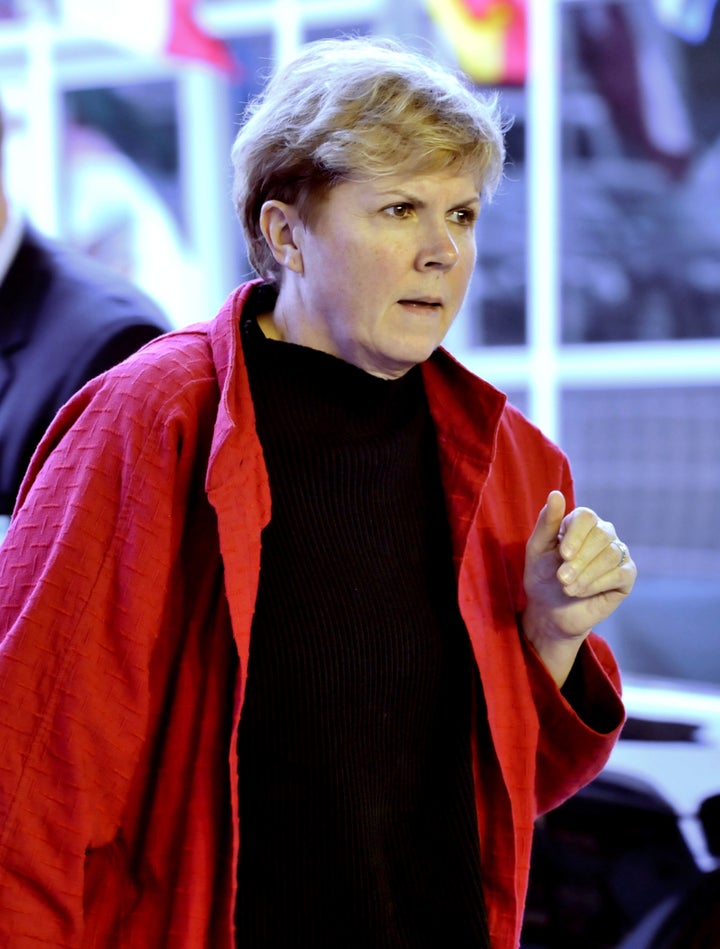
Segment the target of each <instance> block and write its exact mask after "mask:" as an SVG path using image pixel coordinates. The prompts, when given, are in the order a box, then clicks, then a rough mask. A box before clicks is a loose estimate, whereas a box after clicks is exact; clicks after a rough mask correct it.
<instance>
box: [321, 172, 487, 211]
mask: <svg viewBox="0 0 720 949" xmlns="http://www.w3.org/2000/svg"><path fill="white" fill-rule="evenodd" d="M480 190H481V189H480V184H479V182H478V181H477V178H476V176H475V175H473V174H472V173H471V172H470V171H464V170H457V169H443V170H441V171H421V172H398V173H393V174H389V175H380V176H374V177H370V176H368V177H362V176H357V177H354V178H352V179H350V180H348V181H342V182H340V183H339V184H337V185H336V186H335V187H334V188H333V189H332V190H331V192H330V194H329V195H328V197H331V196H333V192H336V194H335V195H334V197H335V198H336V199H338V203H340V202H342V201H345V200H347V201H353V200H357V201H363V200H370V201H372V200H373V199H375V198H383V197H385V196H387V197H389V198H392V197H395V196H397V197H404V198H412V199H415V200H418V201H422V202H428V203H429V202H435V201H440V202H447V203H450V204H454V203H455V202H458V201H459V202H469V201H473V200H475V201H479V200H480Z"/></svg>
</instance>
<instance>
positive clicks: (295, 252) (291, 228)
mask: <svg viewBox="0 0 720 949" xmlns="http://www.w3.org/2000/svg"><path fill="white" fill-rule="evenodd" d="M259 224H260V230H261V231H262V233H263V237H264V238H265V240H266V241H267V245H268V247H269V248H270V250H271V252H272V255H273V257H274V258H275V260H276V261H277V262H278V263H279V264H280V265H281V266H283V267H287V269H288V270H293V271H294V272H295V273H299V274H301V273H302V272H303V261H302V251H301V249H300V247H299V246H298V244H297V242H296V238H297V236H298V235H297V229H298V227H299V228H302V226H303V224H302V221H301V220H300V215H299V214H298V212H297V209H296V207H295V205H293V204H285V202H284V201H275V200H274V199H273V200H270V201H266V202H265V203H264V204H263V206H262V207H261V208H260V220H259Z"/></svg>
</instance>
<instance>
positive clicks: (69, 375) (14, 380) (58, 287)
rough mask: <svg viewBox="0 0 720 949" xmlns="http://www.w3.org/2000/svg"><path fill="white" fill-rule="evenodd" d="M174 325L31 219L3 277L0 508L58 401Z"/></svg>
mask: <svg viewBox="0 0 720 949" xmlns="http://www.w3.org/2000/svg"><path fill="white" fill-rule="evenodd" d="M168 329H170V325H169V323H168V321H167V320H166V319H165V317H164V316H163V314H162V312H161V311H160V309H159V308H158V307H157V306H156V305H155V304H154V303H153V302H152V301H151V300H150V299H149V298H148V297H146V296H145V295H144V294H143V293H141V292H140V291H139V290H138V289H136V288H135V287H133V286H132V285H131V284H130V283H129V282H127V281H126V280H124V279H123V278H122V277H119V276H118V275H116V274H115V273H114V272H112V271H110V270H108V269H106V268H104V267H101V266H100V265H98V264H97V263H96V262H94V261H92V260H90V259H89V258H86V257H83V256H82V255H81V254H79V253H77V252H75V251H73V250H70V249H68V248H66V247H64V246H62V245H60V244H57V243H55V242H53V241H50V240H48V239H47V238H44V237H41V236H40V235H39V234H37V233H36V232H34V231H33V230H32V229H30V228H26V230H25V232H24V234H23V238H22V242H21V244H20V247H19V250H18V253H17V255H16V256H15V259H14V260H13V262H12V264H11V266H10V269H9V271H8V273H7V275H6V277H5V280H4V281H3V282H2V284H1V285H0V515H3V514H10V513H11V512H12V508H13V505H14V503H15V497H16V495H17V491H18V488H19V487H20V482H21V480H22V478H23V475H24V474H25V469H26V468H27V465H28V462H29V461H30V457H31V455H32V453H33V451H34V450H35V447H36V445H37V443H38V441H39V440H40V438H41V436H42V435H43V433H44V432H45V429H46V428H47V426H48V425H49V423H50V422H51V421H52V419H53V417H54V416H55V413H56V412H57V410H58V409H59V408H60V406H61V405H63V403H64V402H66V401H67V400H68V398H69V397H70V396H71V395H73V394H74V393H75V392H76V391H77V390H78V389H80V388H81V387H82V386H83V385H84V384H85V383H86V382H87V381H88V380H89V379H91V378H92V377H93V376H96V375H98V374H99V373H101V372H104V371H105V370H106V369H109V368H110V367H111V366H113V365H115V364H116V363H118V362H121V361H122V360H123V359H125V357H126V356H129V355H130V354H131V353H133V352H134V351H135V350H136V349H138V348H139V347H140V346H142V345H143V344H144V343H146V342H148V340H150V339H153V338H154V337H155V336H159V335H160V334H161V333H163V332H165V331H167V330H168Z"/></svg>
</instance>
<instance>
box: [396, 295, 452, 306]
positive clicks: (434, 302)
mask: <svg viewBox="0 0 720 949" xmlns="http://www.w3.org/2000/svg"><path fill="white" fill-rule="evenodd" d="M398 303H400V304H401V305H402V306H416V307H421V308H423V309H428V308H432V309H438V308H440V307H441V306H442V301H441V300H438V299H436V298H434V297H418V298H417V299H408V300H398Z"/></svg>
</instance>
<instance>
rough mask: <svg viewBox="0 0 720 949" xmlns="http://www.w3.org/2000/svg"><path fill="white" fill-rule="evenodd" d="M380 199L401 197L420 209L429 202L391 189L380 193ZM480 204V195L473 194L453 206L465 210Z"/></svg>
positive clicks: (414, 195) (407, 192) (402, 190)
mask: <svg viewBox="0 0 720 949" xmlns="http://www.w3.org/2000/svg"><path fill="white" fill-rule="evenodd" d="M378 197H381V198H383V197H385V198H388V197H399V198H402V199H403V201H407V202H408V203H409V204H414V205H415V206H416V207H418V208H424V207H427V201H425V200H423V199H422V198H420V197H419V196H418V195H416V194H412V193H411V192H409V191H405V189H404V188H389V189H388V190H387V191H378ZM480 203H481V200H480V195H479V194H473V195H472V197H470V198H466V199H465V200H464V201H457V202H456V203H454V204H453V207H454V208H463V207H466V206H467V205H468V204H477V205H479V204H480Z"/></svg>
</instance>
